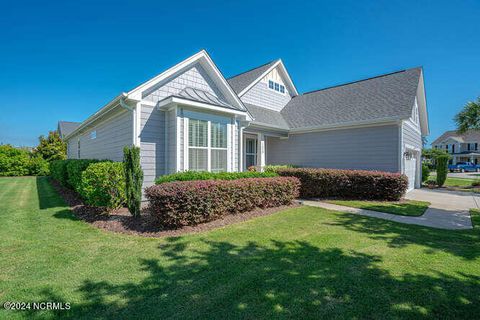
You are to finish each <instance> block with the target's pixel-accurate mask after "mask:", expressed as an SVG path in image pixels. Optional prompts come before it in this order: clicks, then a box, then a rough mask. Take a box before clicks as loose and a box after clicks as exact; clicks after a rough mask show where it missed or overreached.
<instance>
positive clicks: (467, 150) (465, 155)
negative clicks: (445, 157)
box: [432, 130, 480, 164]
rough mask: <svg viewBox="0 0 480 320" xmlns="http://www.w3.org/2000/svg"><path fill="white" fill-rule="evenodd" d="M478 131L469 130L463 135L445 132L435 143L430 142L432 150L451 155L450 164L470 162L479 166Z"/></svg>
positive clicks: (479, 133)
mask: <svg viewBox="0 0 480 320" xmlns="http://www.w3.org/2000/svg"><path fill="white" fill-rule="evenodd" d="M479 143H480V131H477V130H470V131H467V132H466V133H464V134H459V133H457V132H456V131H454V130H452V131H446V132H445V133H444V134H442V135H441V136H440V137H438V138H437V139H436V140H435V141H433V142H432V148H435V149H442V150H445V151H446V152H448V153H449V154H451V155H452V159H451V160H450V163H453V164H456V163H457V162H466V161H470V162H473V163H475V164H479V162H480V161H479V159H480V151H479V150H478V146H479Z"/></svg>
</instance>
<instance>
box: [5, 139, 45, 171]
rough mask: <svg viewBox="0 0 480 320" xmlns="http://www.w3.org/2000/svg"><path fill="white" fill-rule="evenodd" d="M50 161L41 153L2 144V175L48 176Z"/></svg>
mask: <svg viewBox="0 0 480 320" xmlns="http://www.w3.org/2000/svg"><path fill="white" fill-rule="evenodd" d="M48 174H49V168H48V162H47V161H46V160H45V159H43V158H42V157H41V156H40V155H35V154H33V153H32V152H29V151H27V150H24V149H18V148H14V147H12V146H11V145H8V144H7V145H0V176H27V175H32V176H46V175H48Z"/></svg>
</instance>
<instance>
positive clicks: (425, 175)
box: [422, 163, 430, 182]
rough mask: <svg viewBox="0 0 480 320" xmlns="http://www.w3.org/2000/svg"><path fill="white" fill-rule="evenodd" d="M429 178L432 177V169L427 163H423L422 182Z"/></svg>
mask: <svg viewBox="0 0 480 320" xmlns="http://www.w3.org/2000/svg"><path fill="white" fill-rule="evenodd" d="M428 176H430V168H429V167H428V165H427V164H426V163H422V182H425V181H427V180H428Z"/></svg>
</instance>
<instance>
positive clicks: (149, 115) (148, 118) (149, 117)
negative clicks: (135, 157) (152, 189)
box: [140, 105, 165, 187]
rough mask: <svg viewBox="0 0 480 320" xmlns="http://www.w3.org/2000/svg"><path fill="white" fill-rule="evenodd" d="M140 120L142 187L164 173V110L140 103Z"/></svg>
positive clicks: (150, 183)
mask: <svg viewBox="0 0 480 320" xmlns="http://www.w3.org/2000/svg"><path fill="white" fill-rule="evenodd" d="M141 108H142V109H141V121H140V150H141V151H140V158H141V165H142V169H143V176H144V178H143V181H144V183H143V184H144V187H148V186H151V185H153V184H154V181H155V178H156V177H158V176H160V175H163V174H165V129H164V128H165V112H164V111H160V110H158V108H155V107H153V106H146V105H142V107H141Z"/></svg>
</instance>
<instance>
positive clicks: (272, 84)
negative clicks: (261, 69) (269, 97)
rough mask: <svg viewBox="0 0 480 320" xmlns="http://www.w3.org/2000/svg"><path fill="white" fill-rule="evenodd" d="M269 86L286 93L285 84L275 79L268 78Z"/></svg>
mask: <svg viewBox="0 0 480 320" xmlns="http://www.w3.org/2000/svg"><path fill="white" fill-rule="evenodd" d="M268 88H269V89H272V90H274V91H277V92H280V93H285V86H284V85H283V84H280V83H278V82H275V81H273V80H268Z"/></svg>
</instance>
